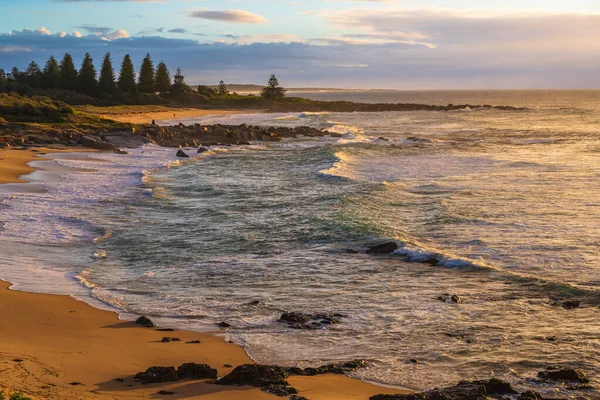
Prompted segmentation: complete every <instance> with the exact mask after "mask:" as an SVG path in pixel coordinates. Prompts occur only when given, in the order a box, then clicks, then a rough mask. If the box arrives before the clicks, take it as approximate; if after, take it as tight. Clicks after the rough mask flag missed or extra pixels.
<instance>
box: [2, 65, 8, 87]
mask: <svg viewBox="0 0 600 400" xmlns="http://www.w3.org/2000/svg"><path fill="white" fill-rule="evenodd" d="M7 88H8V78H7V77H6V72H4V70H3V69H2V68H0V92H4V91H5V90H6V89H7Z"/></svg>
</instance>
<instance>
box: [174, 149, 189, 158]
mask: <svg viewBox="0 0 600 400" xmlns="http://www.w3.org/2000/svg"><path fill="white" fill-rule="evenodd" d="M175 156H177V157H182V158H185V157H189V156H188V155H187V154H185V152H184V151H183V150H181V149H179V150H177V154H175Z"/></svg>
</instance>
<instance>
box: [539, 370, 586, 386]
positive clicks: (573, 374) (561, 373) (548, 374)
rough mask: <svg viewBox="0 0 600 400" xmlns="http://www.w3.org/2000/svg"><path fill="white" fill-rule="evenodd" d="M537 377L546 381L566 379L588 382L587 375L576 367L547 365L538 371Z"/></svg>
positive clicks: (568, 380)
mask: <svg viewBox="0 0 600 400" xmlns="http://www.w3.org/2000/svg"><path fill="white" fill-rule="evenodd" d="M538 378H540V379H542V380H546V381H567V382H575V383H588V382H589V381H590V380H589V379H588V377H587V376H586V375H585V374H584V373H583V372H582V371H581V370H578V369H573V368H561V367H548V368H546V370H545V371H540V372H538Z"/></svg>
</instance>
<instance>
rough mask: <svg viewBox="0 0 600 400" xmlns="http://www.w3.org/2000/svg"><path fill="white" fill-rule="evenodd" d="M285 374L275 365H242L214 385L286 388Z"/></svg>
mask: <svg viewBox="0 0 600 400" xmlns="http://www.w3.org/2000/svg"><path fill="white" fill-rule="evenodd" d="M287 377H288V374H287V372H286V371H285V370H284V369H283V368H282V367H279V366H277V365H260V364H244V365H240V366H238V367H236V368H235V369H234V370H233V371H231V372H230V373H229V374H227V375H225V376H224V377H222V378H221V379H219V380H217V381H216V382H215V383H216V384H217V385H238V386H241V385H247V386H255V387H265V386H268V385H280V386H288V385H289V383H288V381H287V380H286V379H287Z"/></svg>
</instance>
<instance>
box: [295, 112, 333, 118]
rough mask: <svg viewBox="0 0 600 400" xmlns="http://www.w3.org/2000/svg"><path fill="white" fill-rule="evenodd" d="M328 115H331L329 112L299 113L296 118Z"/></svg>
mask: <svg viewBox="0 0 600 400" xmlns="http://www.w3.org/2000/svg"><path fill="white" fill-rule="evenodd" d="M330 114H331V113H330V112H329V111H320V112H312V111H305V112H303V113H301V114H300V115H298V118H308V117H318V116H321V115H330Z"/></svg>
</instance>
